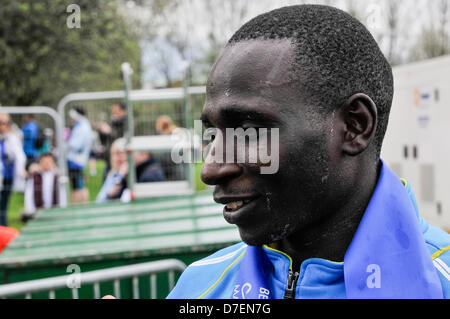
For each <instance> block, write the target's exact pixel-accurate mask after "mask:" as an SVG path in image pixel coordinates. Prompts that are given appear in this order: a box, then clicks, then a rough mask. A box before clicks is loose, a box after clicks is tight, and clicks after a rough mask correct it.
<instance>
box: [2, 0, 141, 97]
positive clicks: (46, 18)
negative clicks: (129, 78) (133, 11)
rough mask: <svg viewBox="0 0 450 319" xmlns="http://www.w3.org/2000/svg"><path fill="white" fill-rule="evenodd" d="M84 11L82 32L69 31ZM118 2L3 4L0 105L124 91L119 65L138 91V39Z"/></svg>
mask: <svg viewBox="0 0 450 319" xmlns="http://www.w3.org/2000/svg"><path fill="white" fill-rule="evenodd" d="M71 3H75V4H77V5H79V7H80V13H81V15H80V18H81V20H80V21H81V28H68V26H67V23H66V22H67V19H68V17H69V16H70V15H71V13H72V12H67V11H66V10H67V6H68V5H69V4H71ZM129 30H130V29H129V28H128V27H127V24H126V21H125V18H124V17H123V15H121V14H120V12H118V10H117V6H116V2H114V1H102V0H96V1H93V0H78V1H73V0H39V1H36V0H3V1H2V4H1V6H0V103H1V105H49V106H55V105H56V104H57V103H58V101H59V100H60V99H61V98H62V97H63V96H64V95H66V94H68V93H71V92H79V91H100V90H101V91H103V90H120V89H122V88H123V81H122V79H121V76H120V66H121V63H123V62H125V61H128V62H130V63H131V66H132V68H133V69H134V79H133V82H134V87H138V86H139V74H140V56H141V52H140V48H139V44H138V38H137V36H136V35H135V34H132V32H131V31H129Z"/></svg>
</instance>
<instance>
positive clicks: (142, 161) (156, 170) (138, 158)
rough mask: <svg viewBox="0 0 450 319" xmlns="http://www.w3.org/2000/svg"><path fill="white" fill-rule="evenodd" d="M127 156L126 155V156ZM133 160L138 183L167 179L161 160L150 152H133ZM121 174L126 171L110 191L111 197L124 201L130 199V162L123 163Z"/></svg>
mask: <svg viewBox="0 0 450 319" xmlns="http://www.w3.org/2000/svg"><path fill="white" fill-rule="evenodd" d="M125 157H126V156H125ZM133 161H134V166H135V170H136V183H153V182H163V181H166V176H165V174H164V171H163V169H162V168H161V165H160V163H159V161H158V160H157V159H156V158H154V157H153V156H151V154H150V153H149V152H141V151H137V152H134V153H133ZM120 172H121V174H123V173H125V174H124V175H122V176H123V178H122V180H121V182H120V184H117V185H116V186H115V187H114V188H113V190H112V191H111V192H110V193H109V198H110V199H118V198H120V199H121V200H122V201H128V200H129V196H130V194H129V189H128V162H127V161H126V160H125V162H124V163H123V164H122V166H121V168H120Z"/></svg>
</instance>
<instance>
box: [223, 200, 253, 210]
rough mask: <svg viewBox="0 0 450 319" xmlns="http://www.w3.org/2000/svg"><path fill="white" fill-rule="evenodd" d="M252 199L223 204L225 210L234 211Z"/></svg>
mask: <svg viewBox="0 0 450 319" xmlns="http://www.w3.org/2000/svg"><path fill="white" fill-rule="evenodd" d="M252 200H253V199H244V200H238V201H235V202H231V203H228V204H226V205H225V210H226V211H227V212H235V211H237V210H239V209H240V208H242V207H243V206H245V205H247V204H248V203H250V202H251V201H252Z"/></svg>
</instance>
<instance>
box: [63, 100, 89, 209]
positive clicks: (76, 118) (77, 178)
mask: <svg viewBox="0 0 450 319" xmlns="http://www.w3.org/2000/svg"><path fill="white" fill-rule="evenodd" d="M69 116H70V118H71V120H72V122H73V128H72V131H71V133H70V137H69V140H68V142H67V145H68V153H67V164H68V167H69V178H70V182H71V185H72V202H73V203H76V204H80V203H87V202H88V201H89V192H88V190H87V188H86V187H85V184H84V174H83V170H84V167H85V166H86V165H87V163H88V160H89V154H90V152H91V147H92V128H91V124H90V123H89V121H88V119H87V118H86V113H85V111H84V110H83V109H82V108H80V107H74V108H72V109H71V110H70V111H69Z"/></svg>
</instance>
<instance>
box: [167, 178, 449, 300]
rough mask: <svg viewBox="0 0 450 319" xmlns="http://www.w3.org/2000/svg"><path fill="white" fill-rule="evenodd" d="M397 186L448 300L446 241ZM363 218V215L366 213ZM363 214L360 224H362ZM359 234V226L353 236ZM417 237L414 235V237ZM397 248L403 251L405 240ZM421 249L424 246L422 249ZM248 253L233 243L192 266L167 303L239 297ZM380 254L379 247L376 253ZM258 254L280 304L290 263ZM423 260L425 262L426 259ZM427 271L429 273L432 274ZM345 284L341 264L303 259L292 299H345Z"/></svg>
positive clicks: (268, 251) (269, 252)
mask: <svg viewBox="0 0 450 319" xmlns="http://www.w3.org/2000/svg"><path fill="white" fill-rule="evenodd" d="M402 182H403V185H404V186H405V188H402V187H400V191H402V189H405V190H406V192H405V194H407V195H405V196H406V198H409V199H410V201H411V203H410V204H412V207H414V209H411V210H412V211H411V214H414V211H415V215H416V216H415V218H414V217H412V220H414V221H417V224H416V225H415V226H416V227H418V229H420V231H421V232H422V234H423V238H419V239H418V240H419V242H420V241H422V240H424V242H425V246H426V248H424V250H425V253H426V254H429V258H430V260H432V265H434V268H435V271H436V273H437V276H436V275H435V274H434V276H435V278H437V277H438V278H439V279H436V281H440V283H441V286H442V296H443V297H444V298H450V235H449V234H448V233H446V232H444V231H443V230H441V229H439V228H437V227H434V226H431V225H429V224H428V223H427V222H426V221H425V220H424V219H423V218H422V217H420V216H419V214H418V209H417V203H416V200H415V197H414V194H413V192H412V190H411V187H410V185H409V184H408V183H407V182H406V181H404V180H402ZM377 187H378V186H377ZM373 197H374V196H373ZM373 197H372V198H373ZM389 200H390V198H384V199H383V201H384V202H385V203H388V202H389ZM367 213H368V210H366V214H367ZM366 214H365V216H364V218H366ZM364 218H363V219H364ZM376 218H378V216H376ZM366 220H370V219H366ZM360 228H361V225H360V226H359V228H358V230H359V229H360ZM420 231H418V232H419V234H420ZM357 233H358V231H357ZM396 235H397V234H396ZM355 237H356V236H355ZM367 237H368V236H367ZM400 237H401V236H400ZM418 237H420V236H418ZM403 239H405V238H403ZM362 240H364V239H362ZM353 241H355V239H353ZM353 241H352V244H353ZM406 241H410V242H412V241H413V239H411V238H410V239H409V240H408V237H406ZM400 242H402V241H400ZM392 245H395V243H392ZM402 245H405V242H404V240H403V243H402ZM422 246H424V245H423V244H422ZM247 248H248V246H247V245H246V244H245V243H238V244H236V245H233V246H230V247H227V248H225V249H222V250H220V251H218V252H216V253H214V254H213V255H211V256H209V257H206V258H204V259H202V260H200V261H196V262H194V263H192V264H191V265H190V266H189V267H188V268H187V269H186V270H185V271H184V272H183V274H182V275H181V277H180V279H179V280H178V282H177V285H176V286H175V288H174V289H173V290H172V291H171V293H170V294H169V296H168V297H167V298H175V299H184V298H189V299H194V298H208V299H216V298H217V299H218V298H220V299H230V298H233V297H234V295H235V294H236V293H239V291H236V290H235V284H236V281H237V278H238V273H239V268H240V264H241V262H242V260H243V256H244V254H245V252H246V249H247ZM385 248H386V247H384V248H383V247H381V251H383V249H385ZM349 250H350V248H349ZM262 251H263V253H264V254H265V256H266V257H267V259H268V260H269V261H270V263H271V264H272V267H269V268H270V272H269V274H268V276H267V277H268V278H269V281H270V282H269V286H270V289H271V293H272V297H273V298H276V299H280V298H283V297H284V295H285V292H286V288H287V282H288V277H289V272H290V269H291V266H292V260H291V258H290V257H289V256H288V255H286V254H285V253H283V252H281V251H278V250H276V249H275V248H273V247H269V246H267V245H265V246H263V247H262ZM347 252H348V251H347ZM368 254H370V252H369V253H368ZM425 258H428V257H426V256H425ZM430 264H431V263H430ZM413 268H414V265H411V269H413ZM431 268H433V267H431ZM400 271H402V270H400ZM427 271H429V269H428V270H427ZM431 271H434V270H433V269H432V270H431ZM419 276H420V275H419ZM345 279H346V278H345V276H344V262H333V261H329V260H325V259H320V258H311V259H307V260H305V261H304V262H303V263H302V264H301V269H300V272H299V278H298V280H297V283H296V287H295V298H300V299H313V298H321V299H344V298H346V297H347V294H346V280H345ZM418 279H419V278H418ZM409 284H410V283H408V282H405V283H404V287H402V288H401V289H403V290H404V291H407V290H408V287H409ZM439 293H440V292H439Z"/></svg>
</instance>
